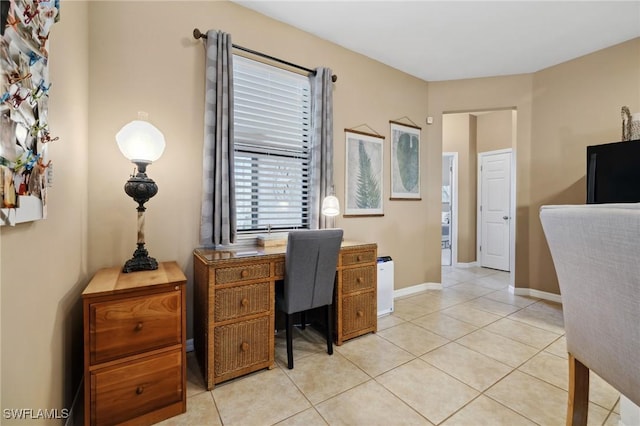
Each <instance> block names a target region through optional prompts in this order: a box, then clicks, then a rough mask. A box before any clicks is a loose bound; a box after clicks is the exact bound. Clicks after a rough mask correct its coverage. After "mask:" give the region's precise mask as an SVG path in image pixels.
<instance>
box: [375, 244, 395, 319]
mask: <svg viewBox="0 0 640 426" xmlns="http://www.w3.org/2000/svg"><path fill="white" fill-rule="evenodd" d="M391 312H393V260H392V259H391V256H380V257H378V316H382V315H387V314H390V313H391Z"/></svg>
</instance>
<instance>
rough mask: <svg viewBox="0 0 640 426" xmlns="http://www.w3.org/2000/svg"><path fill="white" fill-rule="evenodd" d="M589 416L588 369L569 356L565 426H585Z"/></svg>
mask: <svg viewBox="0 0 640 426" xmlns="http://www.w3.org/2000/svg"><path fill="white" fill-rule="evenodd" d="M588 414H589V369H588V368H587V367H586V366H585V365H584V364H583V363H581V362H580V361H578V360H577V359H575V358H574V356H573V355H571V354H569V400H568V401H567V426H585V425H586V424H587V416H588Z"/></svg>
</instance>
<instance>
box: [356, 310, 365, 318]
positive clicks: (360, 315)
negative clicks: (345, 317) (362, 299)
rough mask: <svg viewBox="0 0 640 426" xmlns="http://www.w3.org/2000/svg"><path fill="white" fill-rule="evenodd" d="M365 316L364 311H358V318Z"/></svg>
mask: <svg viewBox="0 0 640 426" xmlns="http://www.w3.org/2000/svg"><path fill="white" fill-rule="evenodd" d="M363 315H364V312H362V311H358V312H356V316H357V317H358V318H362V316H363Z"/></svg>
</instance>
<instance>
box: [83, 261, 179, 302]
mask: <svg viewBox="0 0 640 426" xmlns="http://www.w3.org/2000/svg"><path fill="white" fill-rule="evenodd" d="M186 281H187V278H186V277H185V275H184V273H183V272H182V269H180V266H178V264H177V263H176V262H161V263H159V264H158V269H155V270H153V271H136V272H129V273H125V272H122V266H116V267H113V268H103V269H100V270H98V271H97V272H96V273H95V275H94V276H93V278H92V279H91V281H90V282H89V284H88V285H87V287H86V288H85V289H84V291H83V292H82V297H88V296H101V295H105V294H116V293H119V292H127V291H135V290H138V289H140V288H144V287H150V286H154V285H162V284H174V283H175V284H177V283H184V282H186Z"/></svg>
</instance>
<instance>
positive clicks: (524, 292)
mask: <svg viewBox="0 0 640 426" xmlns="http://www.w3.org/2000/svg"><path fill="white" fill-rule="evenodd" d="M509 293H512V294H515V295H516V296H531V297H536V298H538V299H543V300H548V301H550V302H556V303H560V304H561V303H562V296H560V295H559V294H555V293H548V292H546V291H540V290H536V289H534V288H519V287H514V286H511V285H510V286H509Z"/></svg>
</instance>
